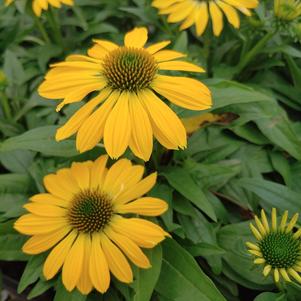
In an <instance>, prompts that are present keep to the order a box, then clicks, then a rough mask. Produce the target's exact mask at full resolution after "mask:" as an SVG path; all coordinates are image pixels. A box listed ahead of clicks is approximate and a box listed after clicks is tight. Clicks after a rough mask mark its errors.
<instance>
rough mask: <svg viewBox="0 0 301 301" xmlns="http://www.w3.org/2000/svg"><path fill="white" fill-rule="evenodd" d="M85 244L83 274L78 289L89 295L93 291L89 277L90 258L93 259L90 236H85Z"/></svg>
mask: <svg viewBox="0 0 301 301" xmlns="http://www.w3.org/2000/svg"><path fill="white" fill-rule="evenodd" d="M85 236H86V237H85V243H84V258H83V265H82V272H81V274H80V278H79V280H78V282H77V288H78V290H79V291H80V292H81V293H82V294H83V295H88V294H89V293H90V292H91V291H92V289H93V285H92V282H91V278H90V275H89V266H90V257H91V238H90V235H85Z"/></svg>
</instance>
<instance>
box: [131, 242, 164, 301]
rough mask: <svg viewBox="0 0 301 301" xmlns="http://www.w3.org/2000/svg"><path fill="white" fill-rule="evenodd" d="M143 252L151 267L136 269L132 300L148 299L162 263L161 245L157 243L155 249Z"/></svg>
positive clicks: (143, 300)
mask: <svg viewBox="0 0 301 301" xmlns="http://www.w3.org/2000/svg"><path fill="white" fill-rule="evenodd" d="M145 253H146V256H147V257H148V258H149V260H150V263H151V266H152V267H151V268H150V269H146V270H144V269H137V272H136V273H135V281H134V283H133V288H134V290H135V295H134V297H133V301H149V300H150V299H151V296H152V294H153V290H154V288H155V285H156V283H157V281H158V278H159V275H160V271H161V263H162V248H161V246H160V245H159V246H157V247H156V248H155V249H153V250H149V251H146V252H145Z"/></svg>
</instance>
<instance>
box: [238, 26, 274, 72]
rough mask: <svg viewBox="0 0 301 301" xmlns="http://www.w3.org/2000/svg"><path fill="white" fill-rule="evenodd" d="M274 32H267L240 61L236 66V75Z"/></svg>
mask: <svg viewBox="0 0 301 301" xmlns="http://www.w3.org/2000/svg"><path fill="white" fill-rule="evenodd" d="M275 33H276V32H268V33H267V34H266V35H265V36H264V37H263V38H262V39H261V40H260V41H259V42H258V43H257V44H256V45H255V46H254V47H253V48H252V49H251V50H250V51H249V52H248V53H247V54H246V55H245V57H244V58H243V59H242V60H241V61H240V63H239V64H238V65H237V67H236V75H239V74H240V73H241V71H243V69H244V68H245V67H246V66H247V65H248V64H249V63H250V62H251V61H252V60H253V59H254V58H255V57H256V56H257V54H259V53H260V51H261V50H262V49H263V48H264V47H265V46H266V44H267V43H268V42H269V41H270V39H271V38H272V37H273V36H274V34H275Z"/></svg>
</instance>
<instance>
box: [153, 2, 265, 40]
mask: <svg viewBox="0 0 301 301" xmlns="http://www.w3.org/2000/svg"><path fill="white" fill-rule="evenodd" d="M258 3H259V2H258V0H153V4H152V5H153V6H154V7H156V8H158V9H159V13H160V14H163V15H169V16H168V19H167V21H168V22H169V23H178V22H182V25H181V27H180V29H181V30H184V29H187V28H188V27H191V26H193V25H194V24H195V27H196V34H197V35H198V36H200V35H202V34H203V33H204V31H205V29H206V27H207V25H208V21H209V18H210V17H211V20H212V27H213V33H214V35H215V36H219V35H220V33H221V32H222V30H223V27H224V25H223V13H224V14H225V16H226V18H227V20H228V22H229V23H230V24H231V25H233V26H234V27H235V28H239V26H240V20H239V15H238V13H237V10H239V11H240V12H242V13H243V14H245V15H247V16H250V15H251V11H250V9H253V8H256V7H257V6H258Z"/></svg>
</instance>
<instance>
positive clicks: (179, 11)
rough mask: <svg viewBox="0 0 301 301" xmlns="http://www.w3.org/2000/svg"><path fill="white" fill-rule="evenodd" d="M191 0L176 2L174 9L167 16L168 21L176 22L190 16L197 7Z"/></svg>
mask: <svg viewBox="0 0 301 301" xmlns="http://www.w3.org/2000/svg"><path fill="white" fill-rule="evenodd" d="M192 4H193V3H191V2H190V1H182V2H180V3H176V4H175V5H174V6H173V11H172V12H171V13H170V14H169V16H168V18H167V22H169V23H176V22H180V21H182V20H184V19H185V18H186V17H187V16H189V15H190V14H191V13H192V11H193V9H195V7H196V6H195V5H192Z"/></svg>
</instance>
